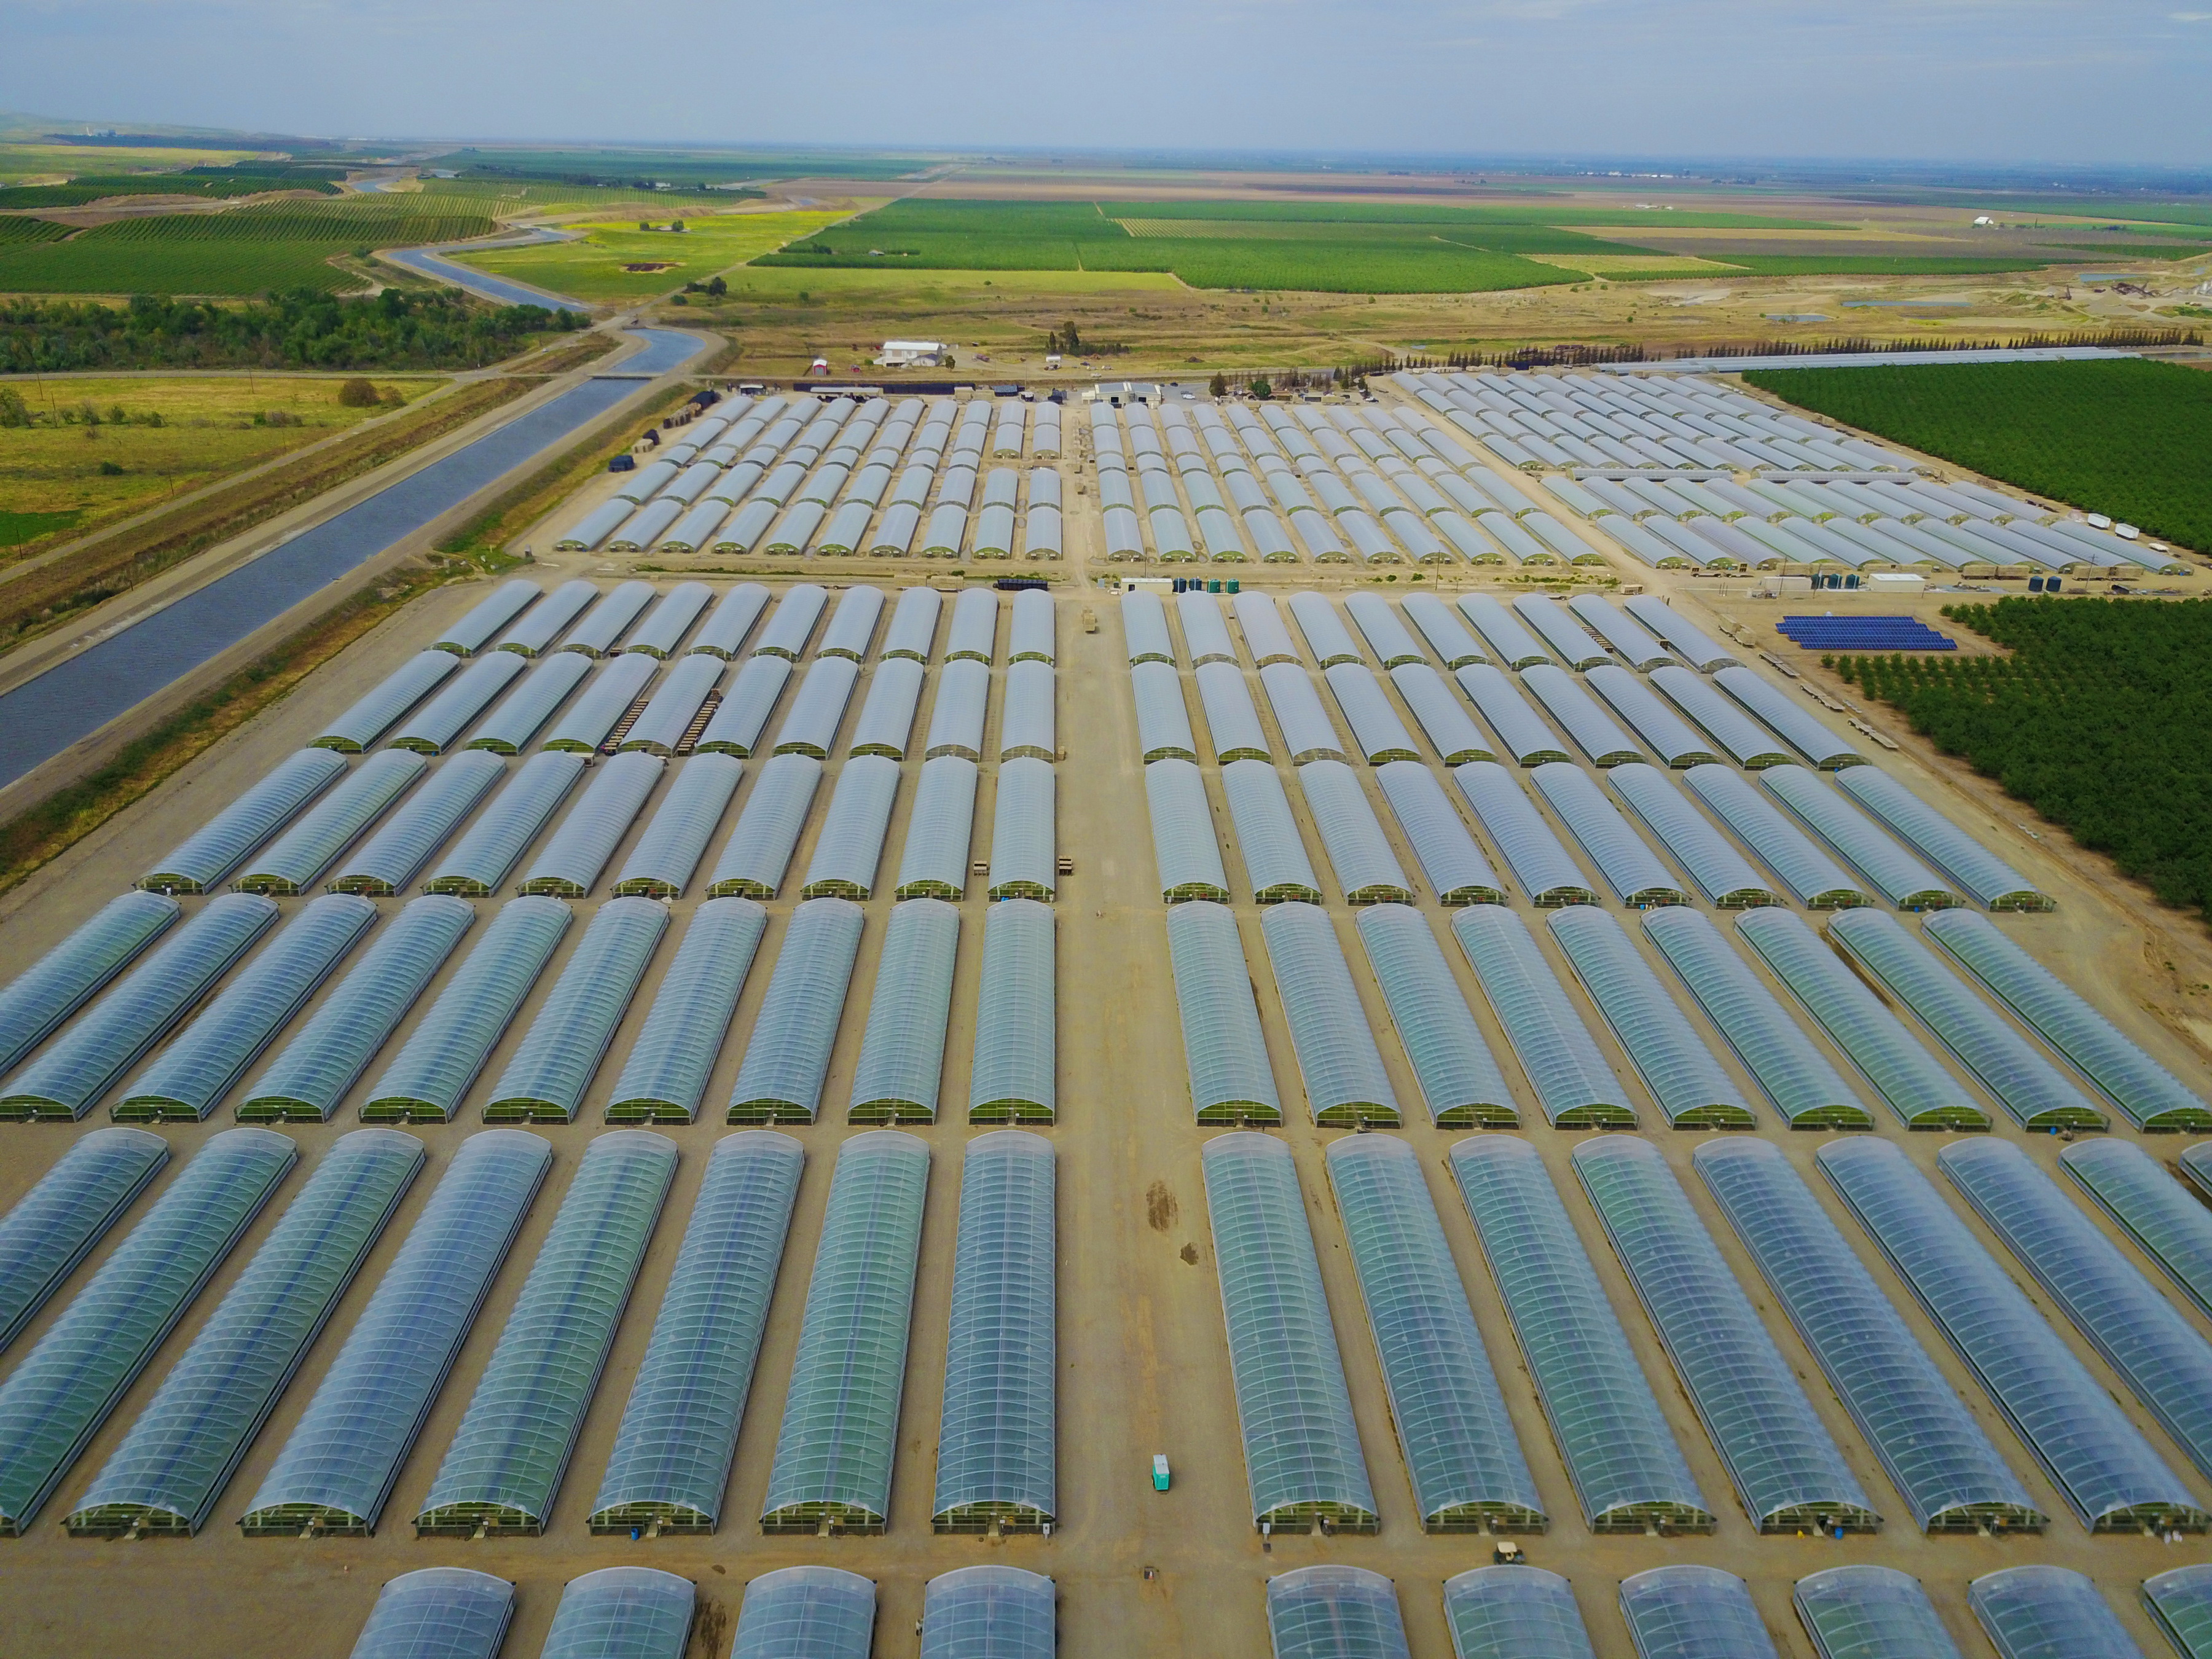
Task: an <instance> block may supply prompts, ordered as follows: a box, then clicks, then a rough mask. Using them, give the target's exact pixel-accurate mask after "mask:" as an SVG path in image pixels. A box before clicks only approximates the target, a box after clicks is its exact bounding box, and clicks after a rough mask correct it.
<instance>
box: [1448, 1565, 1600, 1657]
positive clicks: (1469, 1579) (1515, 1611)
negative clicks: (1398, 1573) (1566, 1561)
mask: <svg viewBox="0 0 2212 1659" xmlns="http://www.w3.org/2000/svg"><path fill="white" fill-rule="evenodd" d="M1444 1624H1445V1626H1447V1628H1449V1630H1450V1632H1451V1639H1452V1652H1453V1654H1454V1655H1455V1656H1456V1659H1597V1656H1596V1654H1595V1650H1592V1648H1591V1647H1590V1641H1589V1630H1588V1628H1587V1627H1586V1626H1584V1625H1583V1615H1582V1609H1581V1608H1580V1607H1577V1606H1576V1604H1575V1592H1574V1586H1573V1585H1571V1584H1570V1583H1568V1582H1567V1581H1566V1580H1565V1579H1564V1578H1562V1577H1559V1574H1557V1573H1555V1572H1547V1571H1544V1570H1543V1569H1542V1568H1541V1567H1532V1566H1528V1565H1525V1564H1523V1565H1516V1566H1498V1567H1477V1568H1475V1569H1474V1570H1473V1571H1469V1572H1462V1573H1458V1574H1455V1575H1454V1576H1453V1577H1449V1578H1447V1579H1445V1580H1444Z"/></svg>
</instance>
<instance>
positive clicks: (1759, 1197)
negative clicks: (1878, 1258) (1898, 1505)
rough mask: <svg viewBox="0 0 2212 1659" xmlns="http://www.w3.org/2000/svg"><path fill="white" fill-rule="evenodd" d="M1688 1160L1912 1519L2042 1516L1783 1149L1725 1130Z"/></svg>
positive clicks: (2035, 1521) (2011, 1525)
mask: <svg viewBox="0 0 2212 1659" xmlns="http://www.w3.org/2000/svg"><path fill="white" fill-rule="evenodd" d="M1691 1162H1692V1165H1693V1166H1694V1167H1695V1168H1696V1170H1697V1171H1698V1174H1699V1176H1700V1177H1702V1178H1703V1180H1704V1182H1705V1186H1706V1187H1707V1188H1708V1189H1710V1190H1711V1193H1712V1195H1713V1197H1714V1199H1715V1200H1717V1202H1718V1203H1719V1205H1720V1207H1721V1212H1722V1213H1723V1215H1725V1216H1726V1217H1727V1218H1728V1219H1729V1225H1730V1226H1732V1227H1733V1228H1735V1233H1736V1237H1739V1238H1740V1239H1741V1240H1742V1241H1743V1245H1744V1248H1745V1249H1747V1250H1748V1251H1749V1252H1750V1253H1751V1256H1752V1259H1753V1261H1756V1262H1757V1263H1758V1264H1759V1272H1760V1273H1761V1274H1762V1275H1764V1276H1765V1280H1766V1283H1767V1284H1768V1285H1769V1286H1770V1287H1771V1289H1772V1290H1773V1291H1774V1293H1775V1296H1776V1297H1777V1298H1778V1300H1779V1301H1780V1302H1781V1304H1782V1305H1783V1309H1784V1311H1785V1312H1787V1313H1788V1314H1789V1316H1790V1324H1791V1325H1792V1326H1793V1327H1795V1328H1796V1331H1797V1334H1798V1335H1799V1336H1800V1337H1802V1339H1803V1340H1804V1343H1805V1346H1807V1347H1808V1349H1810V1350H1811V1351H1812V1354H1813V1357H1814V1359H1816V1360H1818V1361H1819V1362H1820V1369H1821V1370H1822V1372H1823V1373H1824V1374H1825V1375H1826V1377H1827V1379H1828V1383H1829V1385H1830V1386H1831V1387H1832V1388H1833V1389H1835V1391H1836V1395H1837V1397H1838V1399H1840V1400H1841V1401H1843V1403H1844V1409H1845V1410H1846V1411H1848V1412H1849V1413H1850V1415H1851V1420H1852V1421H1853V1422H1854V1423H1856V1424H1857V1425H1858V1429H1859V1432H1860V1433H1861V1434H1862V1435H1863V1436H1864V1437H1865V1438H1866V1442H1867V1444H1868V1445H1869V1446H1870V1447H1872V1448H1873V1449H1874V1453H1875V1456H1877V1457H1878V1458H1880V1459H1881V1466H1882V1469H1883V1471H1884V1472H1885V1473H1886V1474H1887V1475H1888V1476H1889V1480H1890V1484H1891V1485H1892V1486H1895V1487H1896V1488H1897V1492H1898V1495H1899V1497H1901V1498H1904V1499H1905V1506H1906V1507H1907V1508H1908V1509H1910V1510H1911V1511H1912V1517H1913V1520H1914V1522H1916V1523H1917V1525H1918V1526H1919V1528H1920V1529H1921V1530H1922V1531H1923V1532H1924V1533H1969V1532H1977V1531H1984V1530H1986V1531H1991V1532H1996V1533H2003V1532H2007V1531H2026V1532H2041V1531H2042V1530H2043V1529H2044V1528H2045V1527H2046V1526H2048V1525H2049V1524H2050V1517H2049V1516H2046V1515H2045V1514H2044V1513H2043V1512H2042V1511H2041V1510H2039V1509H2037V1508H2036V1506H2035V1504H2034V1502H2033V1500H2032V1499H2031V1498H2029V1496H2028V1493H2027V1488H2026V1487H2024V1486H2021V1482H2020V1479H2019V1477H2018V1476H2017V1475H2015V1474H2014V1473H2013V1471H2012V1469H2011V1468H2010V1467H2009V1466H2008V1465H2007V1464H2006V1462H2004V1459H2003V1457H2002V1455H2000V1454H1999V1453H1998V1451H1997V1449H1996V1447H1995V1446H1994V1445H1992V1444H1991V1443H1990V1437H1989V1436H1988V1435H1987V1434H1985V1433H1984V1432H1983V1430H1982V1427H1981V1425H1979V1424H1978V1423H1977V1422H1976V1421H1975V1420H1974V1418H1973V1414H1972V1413H1971V1412H1969V1411H1968V1410H1967V1409H1966V1405H1965V1403H1964V1402H1963V1401H1960V1398H1959V1395H1958V1393H1957V1391H1956V1390H1955V1389H1953V1388H1952V1386H1951V1384H1950V1383H1949V1382H1948V1380H1947V1379H1946V1378H1945V1377H1944V1376H1943V1374H1942V1371H1940V1370H1937V1369H1936V1364H1935V1363H1934V1362H1933V1361H1932V1360H1931V1359H1930V1358H1929V1356H1928V1354H1927V1352H1926V1351H1925V1350H1924V1349H1923V1348H1922V1347H1921V1346H1920V1344H1919V1342H1918V1340H1916V1339H1915V1338H1914V1336H1913V1335H1912V1333H1911V1330H1910V1328H1907V1326H1906V1325H1905V1321H1904V1319H1903V1318H1902V1317H1901V1316H1899V1313H1898V1311H1897V1310H1896V1308H1895V1306H1894V1305H1893V1304H1892V1303H1891V1301H1890V1299H1889V1297H1888V1296H1887V1294H1886V1293H1885V1292H1884V1291H1882V1290H1881V1287H1880V1286H1879V1285H1876V1284H1875V1280H1874V1276H1873V1275H1872V1274H1871V1273H1869V1272H1868V1271H1867V1269H1866V1267H1865V1266H1864V1265H1863V1263H1862V1262H1861V1261H1860V1260H1859V1258H1858V1255H1857V1253H1856V1252H1855V1251H1853V1250H1852V1249H1851V1247H1850V1244H1849V1243H1846V1242H1845V1240H1844V1236H1843V1234H1842V1232H1841V1231H1838V1229H1837V1227H1836V1225H1835V1223H1833V1222H1832V1221H1831V1220H1829V1219H1828V1215H1827V1212H1826V1211H1825V1210H1824V1209H1822V1208H1821V1207H1820V1202H1819V1200H1816V1199H1815V1198H1814V1196H1813V1192H1812V1189H1811V1188H1809V1187H1808V1186H1807V1185H1806V1184H1805V1182H1804V1180H1803V1178H1802V1176H1799V1175H1798V1174H1797V1173H1796V1170H1792V1169H1791V1168H1790V1165H1789V1163H1788V1161H1787V1160H1786V1159H1785V1158H1784V1157H1783V1155H1782V1152H1781V1150H1780V1149H1779V1148H1778V1147H1777V1146H1775V1145H1774V1144H1773V1143H1772V1142H1771V1141H1765V1140H1730V1141H1725V1142H1720V1143H1717V1144H1715V1145H1713V1146H1700V1147H1699V1149H1698V1150H1697V1152H1696V1153H1695V1154H1694V1155H1693V1156H1692V1159H1691Z"/></svg>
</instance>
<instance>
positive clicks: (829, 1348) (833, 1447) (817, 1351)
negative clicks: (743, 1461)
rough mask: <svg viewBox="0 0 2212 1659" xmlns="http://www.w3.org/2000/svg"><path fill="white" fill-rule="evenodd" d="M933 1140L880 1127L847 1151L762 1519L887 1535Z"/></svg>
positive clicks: (809, 1292)
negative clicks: (885, 1526)
mask: <svg viewBox="0 0 2212 1659" xmlns="http://www.w3.org/2000/svg"><path fill="white" fill-rule="evenodd" d="M928 1185H929V1148H928V1146H927V1144H926V1143H925V1142H923V1141H921V1140H920V1139H917V1138H915V1136H913V1135H910V1134H908V1133H904V1132H903V1131H902V1130H898V1129H871V1130H868V1131H867V1132H866V1133H862V1134H858V1135H854V1136H853V1137H852V1138H851V1139H848V1140H847V1141H845V1142H844V1143H843V1144H842V1146H840V1147H839V1148H838V1151H837V1168H836V1175H835V1176H833V1177H832V1179H831V1181H830V1184H829V1207H828V1209H827V1210H826V1211H825V1212H824V1213H823V1221H822V1237H821V1243H820V1244H819V1246H818V1247H817V1249H816V1251H815V1256H814V1270H813V1273H812V1275H811V1278H810V1279H809V1280H808V1283H807V1289H806V1311H805V1316H804V1317H803V1319H802V1320H801V1322H800V1325H799V1349H798V1353H797V1356H796V1357H795V1358H794V1359H793V1362H792V1370H791V1384H790V1388H789V1389H788V1391H787V1393H786V1395H785V1397H784V1408H783V1424H782V1426H781V1429H780V1430H779V1431H778V1433H777V1436H776V1443H775V1463H774V1466H773V1467H772V1468H770V1469H769V1478H768V1492H767V1496H766V1498H764V1499H763V1504H762V1510H761V1530H762V1531H763V1533H766V1534H770V1535H774V1534H779V1533H793V1534H805V1533H814V1532H818V1531H819V1530H820V1529H821V1528H823V1527H825V1526H826V1527H828V1528H829V1529H830V1531H831V1532H833V1533H837V1532H843V1533H855V1534H878V1533H881V1532H882V1531H883V1529H884V1523H885V1521H886V1519H887V1517H888V1516H889V1514H890V1486H891V1465H892V1462H893V1459H894V1456H895V1455H896V1450H897V1446H898V1415H899V1400H900V1395H901V1393H902V1389H903V1386H904V1383H905V1377H906V1360H907V1337H908V1328H909V1326H910V1323H911V1322H912V1319H913V1316H914V1279H915V1265H916V1261H917V1259H918V1257H919V1255H920V1252H921V1217H922V1206H923V1203H924V1200H925V1199H926V1197H927V1190H928Z"/></svg>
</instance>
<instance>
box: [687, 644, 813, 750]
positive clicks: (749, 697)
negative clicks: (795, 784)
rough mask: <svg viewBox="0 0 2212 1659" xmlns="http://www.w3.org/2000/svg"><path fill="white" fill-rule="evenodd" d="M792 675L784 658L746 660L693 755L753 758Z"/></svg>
mask: <svg viewBox="0 0 2212 1659" xmlns="http://www.w3.org/2000/svg"><path fill="white" fill-rule="evenodd" d="M792 674H793V668H792V665H791V663H790V662H789V660H788V659H786V658H783V657H774V656H769V657H763V656H751V657H748V658H746V659H745V665H744V667H743V668H740V669H739V670H738V677H737V678H736V679H734V680H732V682H731V683H730V689H729V690H728V691H727V692H726V694H724V696H723V698H722V701H721V703H720V707H718V708H716V709H715V710H714V715H713V717H712V718H711V719H709V720H708V722H707V729H706V730H705V731H703V732H701V733H700V734H699V740H698V742H697V743H696V744H693V745H692V750H693V752H694V753H695V754H711V753H713V752H714V751H715V750H724V751H726V752H727V753H729V754H732V755H739V756H750V754H751V753H752V752H753V750H755V749H756V748H757V747H758V746H759V744H760V736H761V733H762V732H763V731H765V730H766V729H767V727H768V717H769V715H770V714H773V713H775V705H776V702H777V700H778V699H779V698H781V696H783V688H784V686H785V685H786V684H788V683H789V681H790V679H791V676H792Z"/></svg>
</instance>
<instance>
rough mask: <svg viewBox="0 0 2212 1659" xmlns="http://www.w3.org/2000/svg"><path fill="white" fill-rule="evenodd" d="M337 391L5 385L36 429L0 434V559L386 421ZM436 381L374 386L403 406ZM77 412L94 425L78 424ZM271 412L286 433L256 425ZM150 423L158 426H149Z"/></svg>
mask: <svg viewBox="0 0 2212 1659" xmlns="http://www.w3.org/2000/svg"><path fill="white" fill-rule="evenodd" d="M343 383H344V380H343V377H338V376H332V377H331V378H328V379H325V378H323V377H321V376H307V375H264V376H256V377H253V378H252V379H247V378H245V377H242V376H241V377H238V378H231V377H228V376H224V377H208V378H204V379H200V378H179V379H177V380H164V379H160V378H155V377H146V378H138V377H125V378H118V379H115V380H102V379H97V378H93V377H82V378H80V377H77V376H74V375H70V376H63V377H60V378H52V379H44V380H21V379H18V380H11V381H9V383H8V385H7V388H6V389H7V390H9V391H10V392H14V393H15V395H16V396H18V397H20V398H22V400H23V403H24V404H25V407H26V408H27V410H28V411H29V413H30V415H31V416H32V417H33V420H34V421H35V422H36V423H35V424H34V425H32V426H28V427H0V501H4V502H6V503H7V506H8V509H9V510H8V513H7V514H6V515H5V516H4V517H0V557H5V556H7V553H6V551H5V550H8V549H12V548H14V547H16V546H19V545H21V544H26V543H28V542H30V541H32V540H33V539H34V538H37V537H40V536H45V535H49V534H52V533H54V532H58V531H68V530H86V529H90V528H93V527H94V526H97V525H99V524H100V523H102V522H104V521H106V520H109V519H112V518H117V517H119V516H121V515H122V514H125V513H133V512H136V511H137V510H138V509H139V508H140V507H144V506H146V505H148V504H149V502H151V501H155V500H158V499H159V498H160V497H161V496H164V495H173V494H179V493H181V492H182V491H185V490H187V489H194V488H197V486H198V485H200V484H204V483H208V482H209V481H210V479H214V478H219V477H222V476H224V475H225V474H227V473H230V472H235V471H239V470H240V469H241V468H243V467H247V466H252V465H256V464H257V463H258V462H262V461H265V460H270V459H273V458H275V457H276V456H278V455H283V454H285V453H289V452H290V451H292V450H295V449H297V448H299V447H301V446H302V445H304V444H310V443H313V442H314V441H316V440H318V439H319V438H325V437H327V436H329V435H331V433H332V432H333V431H336V430H337V429H339V428H345V427H350V426H355V425H358V424H359V423H360V422H362V420H363V419H365V418H367V417H368V416H371V415H375V414H380V413H384V412H386V411H385V410H379V409H348V408H346V407H345V406H343V404H340V403H339V402H338V387H339V386H341V385H343ZM442 383H443V382H442V381H441V380H435V379H431V378H427V377H422V376H413V377H410V376H386V375H378V376H377V377H376V379H375V384H376V385H377V386H379V387H382V386H394V387H397V388H398V390H399V392H400V393H401V395H402V396H403V397H404V398H406V399H407V400H408V401H409V402H412V401H414V400H415V399H416V398H420V397H421V396H422V394H423V393H424V392H428V391H430V390H432V389H433V388H435V386H439V385H441V384H442ZM87 407H89V408H90V409H91V410H93V413H94V416H95V417H96V419H97V421H98V424H97V425H88V424H86V422H85V420H84V410H85V409H86V408H87ZM118 409H119V410H121V411H122V412H123V416H124V418H123V420H122V421H121V422H118V421H117V420H116V419H115V412H116V411H117V410H118ZM272 412H274V413H276V414H279V415H282V416H283V417H284V420H285V424H283V425H282V426H270V425H269V424H267V421H268V417H269V416H270V414H271V413H272ZM156 416H158V417H159V418H160V420H161V424H160V425H159V426H155V425H154V424H152V422H153V420H154V418H155V417H156ZM257 417H258V420H259V422H260V423H258V424H257V423H256V422H257ZM294 422H297V424H294Z"/></svg>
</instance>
